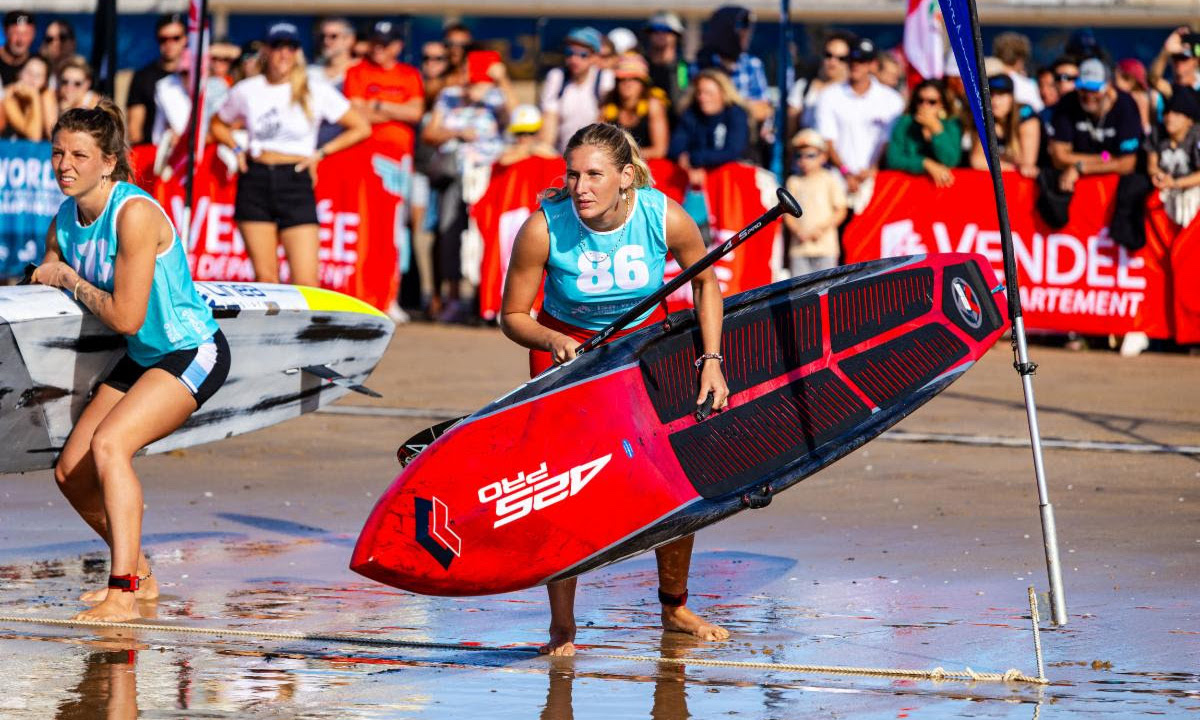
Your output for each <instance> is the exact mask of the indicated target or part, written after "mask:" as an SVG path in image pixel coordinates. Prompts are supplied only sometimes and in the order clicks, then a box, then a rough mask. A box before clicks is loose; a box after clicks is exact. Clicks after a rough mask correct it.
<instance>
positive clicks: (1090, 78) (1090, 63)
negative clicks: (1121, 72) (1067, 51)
mask: <svg viewBox="0 0 1200 720" xmlns="http://www.w3.org/2000/svg"><path fill="white" fill-rule="evenodd" d="M1106 87H1108V68H1107V67H1106V66H1105V65H1104V63H1103V62H1101V61H1100V60H1098V59H1096V58H1088V59H1087V60H1084V61H1083V62H1081V63H1079V79H1078V80H1076V81H1075V88H1076V89H1077V90H1087V91H1089V92H1100V91H1101V90H1103V89H1104V88H1106Z"/></svg>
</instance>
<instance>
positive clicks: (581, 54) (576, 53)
mask: <svg viewBox="0 0 1200 720" xmlns="http://www.w3.org/2000/svg"><path fill="white" fill-rule="evenodd" d="M563 54H564V55H566V56H567V57H577V58H583V59H584V60H586V59H588V58H590V57H591V56H592V51H591V50H577V49H575V48H567V49H566V51H565V52H564V53H563Z"/></svg>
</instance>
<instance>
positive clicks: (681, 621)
mask: <svg viewBox="0 0 1200 720" xmlns="http://www.w3.org/2000/svg"><path fill="white" fill-rule="evenodd" d="M662 625H663V630H671V631H673V632H681V633H687V634H688V635H694V636H695V637H698V638H700V639H701V640H710V641H711V640H728V639H729V631H728V630H726V629H725V628H723V627H720V626H719V625H713V624H712V623H710V622H707V621H706V620H704V619H703V618H701V617H700V616H699V615H697V614H696V613H694V612H692V611H691V610H688V608H687V606H686V605H680V606H678V607H667V606H663V610H662Z"/></svg>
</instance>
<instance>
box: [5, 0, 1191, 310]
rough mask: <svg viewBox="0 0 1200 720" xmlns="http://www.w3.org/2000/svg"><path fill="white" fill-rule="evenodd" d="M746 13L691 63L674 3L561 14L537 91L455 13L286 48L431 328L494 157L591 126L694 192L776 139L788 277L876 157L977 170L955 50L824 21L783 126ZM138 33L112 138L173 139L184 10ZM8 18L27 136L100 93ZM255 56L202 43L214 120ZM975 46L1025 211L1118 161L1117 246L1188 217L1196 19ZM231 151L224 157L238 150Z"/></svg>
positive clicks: (824, 248)
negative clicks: (381, 165) (346, 154)
mask: <svg viewBox="0 0 1200 720" xmlns="http://www.w3.org/2000/svg"><path fill="white" fill-rule="evenodd" d="M754 24H755V18H754V15H753V13H752V12H751V11H750V10H748V9H747V8H744V7H739V6H724V7H720V8H718V9H716V10H715V11H714V12H713V13H712V14H711V16H710V17H709V18H708V20H707V22H706V23H705V26H704V32H703V35H702V37H701V42H700V47H699V49H698V50H697V52H696V53H695V56H694V57H687V56H685V50H684V46H685V43H684V37H685V26H684V23H683V22H682V20H681V19H680V17H679V16H678V15H676V14H675V13H673V12H669V11H660V12H655V13H654V14H652V15H650V16H649V17H648V18H647V20H646V21H645V22H644V23H639V24H637V25H631V26H630V27H628V28H626V27H619V28H616V29H615V30H613V31H611V32H609V33H607V34H604V33H601V32H600V31H598V30H596V29H594V28H592V27H586V26H580V27H576V28H573V29H572V30H570V31H569V32H568V33H567V34H566V36H565V40H564V42H563V44H562V46H561V48H559V49H560V50H561V54H559V55H557V56H556V57H560V58H561V61H560V62H559V63H558V64H557V65H556V66H554V67H551V68H548V70H547V71H546V72H544V73H543V74H542V75H541V77H540V80H539V84H538V88H537V90H536V93H535V96H536V103H535V104H532V105H519V104H518V101H517V93H516V92H515V91H514V88H513V83H512V82H510V80H509V76H508V72H507V69H506V65H505V62H504V58H502V57H501V56H500V55H499V54H498V53H496V52H494V51H492V50H490V49H488V47H487V46H486V44H482V43H478V42H476V40H475V38H474V37H473V36H472V32H471V29H470V28H469V27H468V26H466V25H463V24H459V23H454V24H449V25H447V26H445V27H444V28H443V32H442V37H441V38H440V39H438V40H433V41H430V42H426V43H424V44H423V45H422V46H421V47H420V48H419V58H420V60H419V64H418V65H417V66H410V65H407V64H405V63H404V62H402V61H401V57H402V53H403V50H404V46H403V42H404V41H403V37H402V34H401V33H400V28H399V26H398V25H395V24H393V23H391V22H387V21H383V22H379V23H375V24H374V25H372V26H370V27H369V28H367V29H365V30H364V29H362V28H360V27H358V26H356V23H354V22H352V21H351V20H349V19H347V18H340V17H331V18H324V19H322V20H321V21H319V22H318V23H317V24H316V33H315V37H314V41H315V43H314V44H315V48H316V51H317V57H316V58H315V59H314V60H315V62H314V67H307V66H306V65H305V64H304V62H303V61H304V59H303V53H302V51H301V52H300V53H299V54H300V58H299V60H300V67H302V68H306V69H305V73H306V77H307V78H308V80H309V83H310V84H315V83H320V84H322V86H328V87H329V88H330V90H331V91H332V92H334V93H336V94H337V95H340V96H342V97H343V98H344V99H347V100H348V101H349V107H350V108H351V109H352V110H353V112H354V113H356V114H358V115H360V116H361V117H362V118H364V119H365V120H366V122H367V123H369V125H370V127H371V134H372V137H373V138H374V139H375V140H376V141H378V142H382V143H387V144H389V145H391V146H393V147H394V148H395V149H396V151H397V153H398V154H399V155H411V156H412V158H413V161H412V162H413V166H412V171H413V172H412V177H413V182H412V187H411V188H410V189H409V190H408V198H407V199H408V202H407V208H408V211H409V221H410V226H411V231H412V233H413V247H414V249H415V259H416V267H417V268H418V271H419V275H420V277H421V283H420V287H421V292H420V296H421V297H420V301H419V302H420V305H421V307H422V308H423V309H424V310H425V311H426V312H428V313H429V315H430V316H431V317H433V318H440V319H441V320H444V321H447V322H455V321H459V320H463V319H465V318H468V317H470V316H471V315H472V314H471V313H470V309H469V307H467V305H466V303H464V301H463V298H464V297H466V295H465V294H464V292H463V289H464V287H463V286H464V274H463V272H462V267H463V264H464V263H463V253H464V250H465V249H467V248H470V247H471V245H472V239H471V233H472V232H473V230H472V227H471V224H470V222H469V207H470V205H471V204H472V203H473V202H474V201H476V200H477V199H478V198H479V197H480V195H481V194H482V192H483V190H484V189H485V188H486V187H487V183H488V179H489V174H490V172H491V169H492V167H493V164H494V163H497V162H498V163H500V164H501V165H504V164H511V163H514V162H518V161H520V160H522V159H524V158H527V157H552V156H554V155H555V154H556V153H557V152H559V151H561V149H562V148H563V147H565V145H566V143H567V141H568V140H569V138H570V137H571V135H572V134H573V133H574V132H575V131H576V130H578V129H579V128H581V127H583V126H585V125H587V124H589V123H592V122H595V121H597V120H599V121H603V122H609V123H613V124H616V125H618V126H620V127H622V128H624V129H625V130H627V131H628V132H629V133H630V134H631V135H632V136H633V137H634V139H635V140H636V141H637V142H638V144H639V145H640V146H641V148H642V154H643V156H645V157H647V158H669V159H671V160H674V161H676V162H678V163H679V165H681V166H682V167H683V168H684V170H685V171H686V172H687V174H688V179H689V184H690V185H691V186H692V188H693V190H697V191H698V190H702V189H703V186H704V183H705V173H706V171H707V170H708V169H710V168H713V167H716V166H718V165H721V164H724V163H727V162H731V161H748V162H752V163H764V164H766V163H768V162H769V159H770V157H771V153H770V152H769V150H770V149H771V147H772V145H773V143H774V142H775V141H776V139H777V138H780V139H790V142H786V143H785V145H786V147H787V149H788V152H787V160H786V166H787V175H789V176H790V179H789V181H788V185H789V186H790V187H793V188H794V189H795V191H796V194H797V195H798V197H799V199H800V201H801V203H802V204H803V205H804V206H805V207H806V208H808V213H809V214H808V215H807V216H806V219H803V220H802V221H800V222H792V223H789V225H788V230H789V231H788V235H789V253H788V257H789V258H791V259H792V262H791V265H792V266H793V269H794V270H795V271H797V272H800V271H803V270H811V269H815V268H818V267H824V266H826V265H827V264H828V263H829V262H831V260H830V258H836V253H835V252H833V250H831V248H833V247H835V245H836V242H835V241H836V237H837V232H838V229H839V227H844V225H845V222H846V221H847V220H848V218H849V217H851V216H853V214H855V213H860V212H862V211H863V209H864V208H865V207H866V205H867V203H868V202H869V201H870V198H871V194H872V192H873V185H874V179H875V177H876V174H877V173H878V172H879V171H880V170H881V169H892V170H897V171H902V172H908V173H912V174H914V175H919V176H928V177H929V178H930V179H931V180H932V181H933V182H934V183H935V184H936V185H937V186H939V187H947V186H950V185H952V184H953V183H954V178H955V174H954V172H953V170H954V169H955V168H974V169H977V170H981V169H986V167H987V163H988V158H987V154H986V150H985V147H984V144H983V143H981V142H980V140H979V138H978V137H977V132H976V125H975V122H974V121H973V119H972V117H971V114H970V110H969V109H968V107H967V104H966V101H965V93H964V90H963V85H962V81H961V79H960V78H959V77H958V76H957V70H956V67H955V65H954V63H953V61H952V59H950V62H949V66H950V67H949V71H948V75H947V76H946V77H944V78H932V79H925V80H921V79H920V78H915V80H914V79H913V74H912V73H911V72H910V71H909V70H908V68H907V66H906V64H905V62H904V58H903V55H902V53H900V52H898V51H897V50H882V49H880V48H877V47H876V46H875V44H874V42H873V41H872V40H871V39H870V38H865V37H858V36H856V35H854V34H853V33H850V32H846V31H841V30H834V31H831V32H829V33H828V34H827V35H826V36H825V37H824V39H823V42H822V43H821V46H820V54H819V55H818V57H816V58H814V59H813V60H814V62H812V63H811V64H808V63H802V68H810V70H809V71H807V72H804V71H802V72H800V73H798V75H799V76H798V77H797V79H796V81H795V83H794V84H793V85H792V87H791V88H790V89H789V91H788V92H787V93H786V94H785V95H784V96H785V98H786V105H787V122H786V127H782V128H780V127H776V117H775V112H774V110H773V107H772V101H771V87H770V83H769V82H768V78H767V76H766V73H765V72H764V64H763V62H762V59H761V58H758V57H755V56H754V55H752V54H751V53H750V52H749V48H750V46H751V37H752V34H753V32H754ZM155 30H156V39H157V43H158V47H159V57H158V58H156V60H155V61H154V62H152V63H150V64H149V65H147V66H146V67H143V68H141V69H139V70H137V72H136V73H134V76H133V79H132V82H131V84H130V86H129V93H128V100H127V111H128V118H129V136H130V138H131V140H132V141H133V142H135V143H138V142H149V143H155V144H157V145H160V149H161V146H166V147H167V150H169V149H170V146H171V144H172V143H174V142H176V141H177V140H178V139H179V138H180V137H182V136H183V135H184V133H185V131H186V125H187V122H188V118H189V117H190V93H189V92H188V89H187V88H186V87H184V83H183V80H184V77H185V75H186V73H187V71H188V67H189V54H188V53H187V52H186V50H187V33H186V21H185V18H183V17H182V16H180V15H178V14H171V15H164V16H163V17H162V18H160V19H159V20H158V22H157V24H156V28H155ZM4 33H5V41H4V45H3V47H0V83H2V84H3V85H2V88H3V90H2V92H3V100H2V102H0V136H3V137H25V138H29V139H35V140H36V139H42V138H45V137H46V136H47V135H48V133H49V130H50V128H51V127H52V126H53V124H54V122H55V119H56V118H57V117H58V114H59V113H61V112H62V111H64V110H66V109H68V108H72V107H92V106H94V105H95V104H96V102H97V101H98V99H99V96H98V95H97V93H96V92H95V91H94V90H92V88H91V83H92V73H91V70H90V68H89V67H88V64H87V62H86V61H84V60H83V59H82V58H80V57H79V56H78V55H76V54H75V36H74V31H73V29H72V27H71V26H70V24H69V23H67V22H65V21H62V20H53V21H51V22H50V23H49V24H48V25H47V26H46V27H45V30H44V31H43V34H42V38H41V44H40V46H38V47H37V49H36V52H35V39H36V38H35V34H36V33H35V24H34V18H33V16H32V15H31V14H29V13H27V12H23V11H12V12H9V13H7V15H5V16H4ZM270 49H271V48H270V47H269V46H268V43H265V42H256V43H251V44H248V45H246V46H244V47H238V46H237V45H234V44H232V43H229V42H227V41H224V40H221V39H218V40H217V41H215V42H213V43H211V45H210V49H209V56H208V61H209V67H210V72H211V75H212V79H211V80H210V85H209V86H207V89H206V94H207V106H208V108H209V113H210V116H211V114H212V113H214V112H216V111H217V110H218V109H219V108H220V107H221V105H222V103H224V102H226V100H225V96H226V95H227V94H228V92H229V88H230V87H231V86H233V85H234V84H235V83H237V82H238V81H240V80H244V79H245V78H248V77H254V76H256V75H259V74H261V73H263V72H264V61H265V60H266V59H267V57H268V53H269V50H270ZM990 50H991V54H990V56H989V57H988V58H987V59H986V63H985V68H984V69H983V70H984V74H985V75H986V76H987V83H988V87H989V89H990V95H991V105H992V111H993V114H994V116H995V120H996V137H997V146H996V148H995V152H996V157H997V159H998V160H999V163H1000V166H1001V168H1002V169H1003V170H1005V171H1013V172H1017V173H1020V174H1021V175H1023V176H1025V177H1027V178H1031V179H1036V181H1037V183H1038V185H1039V198H1038V203H1037V207H1038V212H1039V213H1040V214H1041V215H1042V217H1043V218H1044V219H1045V221H1046V222H1047V223H1048V224H1049V225H1050V226H1051V227H1060V226H1061V225H1063V224H1064V223H1065V222H1066V221H1067V207H1068V206H1069V204H1070V200H1071V196H1072V193H1073V191H1074V188H1075V185H1076V183H1077V182H1078V181H1079V179H1080V178H1081V177H1084V176H1087V175H1095V174H1116V175H1118V176H1120V180H1119V184H1118V188H1117V199H1116V212H1115V213H1114V217H1113V220H1112V223H1111V227H1110V234H1111V237H1112V238H1113V240H1114V241H1115V242H1117V243H1119V244H1121V245H1123V246H1125V247H1127V248H1129V249H1137V248H1139V247H1141V246H1142V245H1143V244H1144V243H1145V237H1144V229H1143V225H1142V210H1143V208H1144V206H1145V199H1146V197H1147V195H1148V194H1149V193H1151V192H1158V193H1160V194H1161V196H1162V199H1163V201H1164V203H1165V206H1166V208H1167V212H1168V213H1169V215H1170V216H1171V218H1172V219H1173V220H1174V221H1175V222H1177V223H1179V224H1180V225H1186V224H1187V223H1188V222H1190V221H1191V220H1192V218H1193V217H1194V216H1195V215H1196V213H1197V211H1200V127H1198V126H1197V121H1198V120H1200V94H1198V93H1200V34H1198V33H1195V32H1193V31H1192V29H1191V28H1189V27H1180V28H1177V29H1176V30H1174V31H1172V32H1171V33H1169V34H1168V35H1167V37H1166V38H1165V39H1164V41H1163V43H1162V46H1161V51H1160V52H1159V53H1158V54H1157V56H1156V57H1155V58H1154V59H1153V61H1152V62H1151V63H1150V64H1149V65H1148V66H1147V65H1144V64H1143V63H1142V62H1140V61H1139V60H1137V59H1134V58H1123V59H1120V60H1119V61H1116V62H1114V61H1113V59H1112V58H1110V57H1109V56H1108V54H1107V53H1106V52H1105V50H1104V49H1103V48H1102V47H1100V46H1099V44H1098V43H1097V42H1096V39H1095V37H1094V36H1093V35H1092V34H1091V33H1090V32H1088V31H1077V32H1076V33H1074V34H1073V35H1072V36H1071V38H1070V40H1069V41H1068V42H1067V43H1066V45H1065V46H1064V47H1063V48H1062V52H1061V55H1060V56H1059V57H1058V58H1056V59H1055V60H1054V61H1053V62H1051V63H1049V64H1046V65H1045V66H1043V67H1037V68H1035V67H1033V65H1032V57H1031V46H1030V42H1029V39H1028V38H1026V37H1025V36H1023V35H1021V34H1020V33H1015V32H1004V33H1001V34H999V35H997V36H996V37H995V39H994V41H993V43H992V46H991V48H990ZM320 96H321V97H323V96H324V95H320ZM339 107H340V106H339ZM336 115H337V113H333V115H331V116H329V117H326V118H325V121H324V122H322V123H321V126H320V127H319V128H318V131H317V132H318V135H317V142H316V147H317V148H322V147H325V146H327V145H328V143H330V142H331V141H333V140H334V139H335V138H337V137H338V136H339V134H341V133H342V132H343V131H344V130H345V123H341V122H339V119H340V118H339V117H337V116H336ZM317 116H319V117H325V114H323V113H317ZM205 121H206V122H207V121H208V120H207V118H206V119H205ZM160 155H162V156H164V157H165V156H166V155H169V152H160ZM226 159H227V163H228V164H229V167H230V171H231V172H234V171H236V170H237V161H236V158H235V157H234V156H232V155H230V154H227V155H226ZM156 167H157V169H158V170H160V171H161V170H162V169H163V167H162V164H161V163H160V164H159V165H158V166H156ZM167 171H168V172H169V169H168V170H167ZM818 207H819V208H821V209H820V210H819V211H818V210H816V209H817V208H818ZM833 261H834V262H836V260H833ZM468 290H469V288H468ZM394 314H395V315H396V316H397V317H398V318H399V317H401V316H402V313H401V312H400V311H399V310H398V309H397V310H396V312H395V313H394Z"/></svg>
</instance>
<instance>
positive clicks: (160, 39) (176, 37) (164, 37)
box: [158, 35, 184, 45]
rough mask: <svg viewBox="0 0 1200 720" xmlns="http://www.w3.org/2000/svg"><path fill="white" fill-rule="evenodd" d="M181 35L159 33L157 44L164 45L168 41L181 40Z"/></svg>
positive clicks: (182, 37)
mask: <svg viewBox="0 0 1200 720" xmlns="http://www.w3.org/2000/svg"><path fill="white" fill-rule="evenodd" d="M183 39H184V36H183V35H159V36H158V44H159V45H166V44H167V43H169V42H183Z"/></svg>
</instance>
